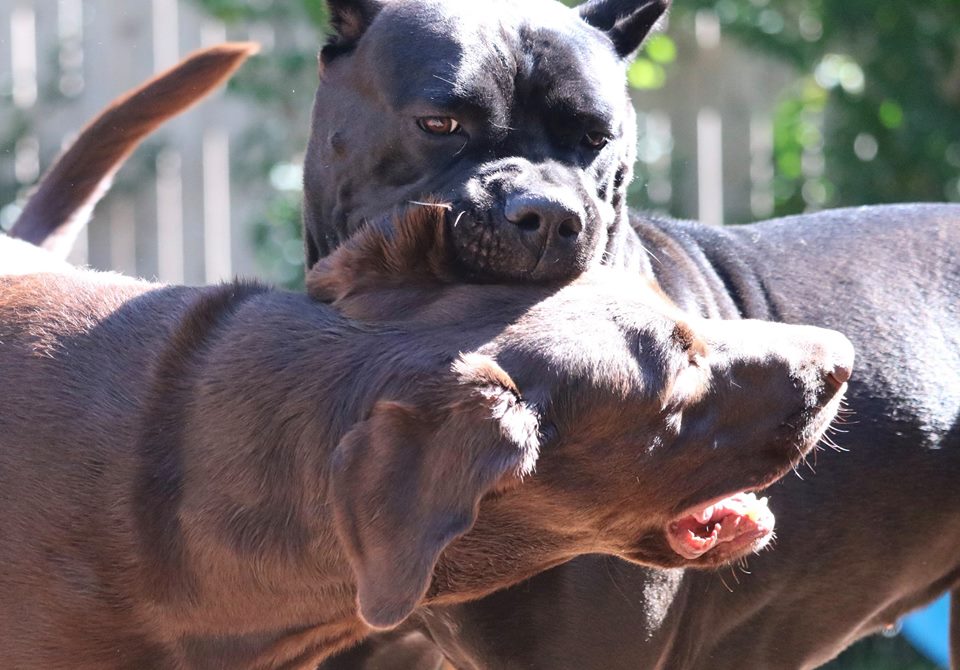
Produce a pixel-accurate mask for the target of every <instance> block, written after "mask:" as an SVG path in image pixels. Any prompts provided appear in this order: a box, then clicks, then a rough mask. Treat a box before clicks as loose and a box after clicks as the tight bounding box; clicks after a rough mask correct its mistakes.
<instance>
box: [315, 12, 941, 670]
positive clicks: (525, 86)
mask: <svg viewBox="0 0 960 670" xmlns="http://www.w3.org/2000/svg"><path fill="white" fill-rule="evenodd" d="M666 4H667V0H592V1H590V2H588V3H586V4H585V5H583V6H581V8H579V10H570V9H567V8H564V7H562V6H561V5H559V4H558V3H555V2H553V1H552V0H526V1H522V2H521V1H516V2H507V1H506V0H498V1H495V2H484V3H469V2H465V1H461V2H458V1H457V0H429V1H424V2H414V1H405V2H399V1H388V0H330V6H331V11H332V15H333V19H334V27H335V35H334V37H333V38H332V40H331V41H330V43H329V44H328V45H327V46H326V47H325V48H324V49H323V52H322V56H321V68H322V72H321V81H320V87H319V91H318V93H317V104H316V107H315V111H314V120H313V136H312V140H311V143H310V147H309V151H308V154H307V161H306V173H305V174H306V178H305V189H306V193H305V227H306V238H307V241H306V244H307V256H308V262H309V263H311V264H312V263H313V262H314V261H316V259H317V258H319V257H320V256H322V255H324V254H326V253H327V252H328V251H329V250H330V249H331V248H332V247H334V246H336V245H337V244H338V243H339V242H340V241H342V240H343V239H345V238H347V237H348V236H350V235H352V234H353V233H354V232H355V230H356V229H357V228H358V227H359V226H361V225H362V224H363V222H364V221H367V220H374V219H377V218H380V217H382V215H383V213H384V212H386V211H387V210H389V209H390V208H392V207H393V206H394V205H396V204H397V203H400V202H404V201H409V200H418V199H422V198H424V197H426V196H427V195H428V194H439V195H440V196H441V197H443V198H446V199H448V200H449V201H450V202H452V203H453V207H452V209H451V210H450V212H449V220H448V227H449V230H450V233H451V240H452V242H451V252H452V253H454V254H455V255H456V256H457V258H458V261H459V263H460V265H461V267H462V269H463V270H465V271H466V272H467V273H469V274H471V275H473V276H475V277H477V278H481V279H484V278H485V279H496V278H501V277H510V278H526V279H529V280H543V279H550V278H555V277H559V276H564V275H569V274H574V273H576V272H579V271H580V270H581V269H582V268H583V267H584V266H586V265H587V264H589V263H590V261H591V259H594V258H600V257H602V258H604V259H605V260H606V261H607V262H609V263H615V264H621V265H626V266H634V267H636V268H637V269H638V271H642V272H645V273H647V274H648V275H650V276H655V277H656V279H657V280H658V281H659V282H660V284H661V286H662V287H663V288H664V290H665V291H666V292H667V293H668V294H669V295H670V296H671V297H673V298H674V299H675V300H676V301H677V302H678V303H679V304H680V305H681V306H683V307H685V308H687V309H689V310H691V311H694V312H698V313H700V314H703V315H707V316H725V317H736V316H743V317H758V318H766V319H776V320H783V321H791V322H807V323H813V324H817V325H824V326H831V327H835V328H839V329H841V330H843V331H844V332H846V333H847V334H848V335H850V336H851V338H852V339H853V340H854V342H855V344H856V347H857V349H858V351H859V352H861V360H862V372H861V373H860V374H859V375H858V377H857V379H855V380H854V383H853V385H852V387H851V394H850V405H851V408H852V409H853V410H854V412H855V414H856V423H852V424H851V425H849V426H848V427H847V430H848V432H847V434H845V435H843V436H842V444H843V446H844V447H846V448H847V449H849V451H850V453H833V452H828V453H824V454H821V455H820V458H819V460H818V462H817V471H818V474H817V475H816V476H811V477H808V481H807V482H802V481H799V480H794V479H791V480H789V481H788V482H786V483H785V484H783V485H781V486H780V487H779V488H780V490H779V491H778V492H777V495H776V497H775V500H774V503H773V504H774V506H775V507H776V509H777V512H778V514H779V515H780V517H781V519H783V523H782V525H781V527H780V533H779V538H780V539H779V541H778V546H777V547H776V548H775V550H774V551H771V552H766V553H764V554H763V555H762V556H758V557H756V558H754V559H752V560H751V561H750V571H751V572H752V573H753V574H751V575H750V576H744V577H741V578H740V580H739V581H740V583H739V584H734V583H732V582H733V580H732V576H731V575H729V574H728V576H727V578H726V580H725V581H726V582H728V583H730V584H731V586H732V592H730V591H728V590H727V588H725V586H724V585H723V583H722V582H721V578H720V577H718V576H717V575H716V574H712V573H702V572H692V571H686V572H670V573H660V572H656V571H650V570H644V569H641V568H636V567H631V566H628V565H626V564H622V563H619V562H616V561H611V560H601V559H592V558H587V559H580V560H577V561H575V562H573V563H570V564H568V565H566V566H563V567H560V568H557V569H555V570H553V571H552V572H550V573H547V574H544V575H542V576H540V577H538V578H536V579H534V580H533V581H531V582H529V583H528V584H527V585H525V586H523V587H520V588H516V589H513V590H511V591H508V592H505V593H502V594H499V595H497V596H494V597H492V598H488V599H487V600H485V601H483V602H481V603H478V604H475V605H470V606H466V607H462V608H456V609H446V610H443V611H435V612H434V614H433V615H432V616H428V617H425V618H424V620H423V622H424V626H425V628H426V629H427V630H429V632H430V633H431V634H432V635H433V637H434V638H435V639H436V640H437V641H438V642H439V643H440V644H441V646H442V647H443V649H444V651H445V652H446V653H447V655H448V656H449V657H450V658H451V659H453V660H454V662H455V664H456V665H458V667H461V668H464V669H466V668H519V667H522V668H549V669H551V670H555V669H557V668H570V669H577V670H580V669H583V668H630V669H631V670H633V669H634V668H637V667H640V668H645V667H650V668H654V667H656V668H669V669H670V670H677V669H678V668H710V669H720V668H727V667H737V668H744V667H747V668H790V669H795V668H808V667H814V666H816V665H818V664H820V663H822V662H824V661H826V660H827V659H829V658H831V657H833V656H834V655H836V654H837V653H838V652H839V651H840V650H841V649H843V648H844V647H845V646H847V645H848V644H850V643H851V642H852V641H854V640H855V639H857V638H859V637H861V636H863V635H867V634H869V633H870V632H872V631H875V630H877V629H878V628H879V627H881V626H883V625H885V624H889V623H890V622H892V621H894V620H895V619H896V618H897V617H898V616H900V615H901V614H903V613H905V612H907V611H909V610H910V609H912V608H914V607H917V606H919V605H921V604H923V603H925V602H928V601H929V600H931V599H932V598H934V597H935V596H936V595H937V594H939V593H941V592H943V591H944V590H946V589H950V588H952V587H953V586H955V585H956V584H957V582H958V580H960V496H957V495H956V480H957V478H958V475H960V426H958V415H960V354H958V352H960V310H958V309H957V300H958V294H960V263H958V261H957V258H958V257H960V208H958V207H956V206H904V207H883V208H865V209H850V210H840V211H836V212H830V213H824V214H816V215H809V216H803V217H796V218H792V219H788V220H783V221H778V222H768V223H763V224H757V225H753V226H747V227H741V228H735V229H724V230H717V229H714V228H709V227H706V226H703V225H698V224H693V223H683V222H676V221H666V220H654V219H650V218H640V217H636V218H634V220H633V221H632V222H631V221H630V220H629V219H628V215H627V212H626V210H625V207H624V192H625V189H626V185H627V183H628V181H629V179H630V166H631V164H632V163H633V145H634V134H633V133H634V130H633V111H632V110H631V107H630V103H629V100H628V97H627V94H626V84H625V80H624V76H623V71H624V65H625V63H626V61H627V59H628V57H629V56H630V54H631V53H632V52H633V51H634V50H635V49H636V48H637V47H638V45H639V44H640V43H641V41H642V40H643V38H644V37H645V36H646V34H647V33H648V31H649V30H650V29H651V27H652V26H653V25H654V24H655V22H656V21H657V19H658V18H659V17H660V15H661V14H662V12H663V11H664V9H665V5H666ZM631 224H632V225H631ZM641 245H642V246H643V247H646V249H647V250H649V251H650V254H649V256H648V255H647V254H646V253H645V252H644V251H643V249H642V246H641ZM584 336H585V337H589V334H588V333H585V334H584ZM955 637H956V634H955ZM956 646H957V645H955V647H956ZM955 653H956V650H955ZM331 667H333V666H331ZM340 667H344V666H340ZM348 667H349V666H348ZM353 667H356V664H354V666H353ZM380 667H382V666H380Z"/></svg>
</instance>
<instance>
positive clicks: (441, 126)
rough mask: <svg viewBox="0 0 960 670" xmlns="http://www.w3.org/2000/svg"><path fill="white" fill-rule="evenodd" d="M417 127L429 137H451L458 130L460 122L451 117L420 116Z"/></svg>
mask: <svg viewBox="0 0 960 670" xmlns="http://www.w3.org/2000/svg"><path fill="white" fill-rule="evenodd" d="M417 125H418V126H420V130H422V131H423V132H425V133H429V134H431V135H453V134H454V133H455V132H457V131H458V130H460V122H459V121H457V120H456V119H455V118H453V117H452V116H421V117H420V118H419V119H417Z"/></svg>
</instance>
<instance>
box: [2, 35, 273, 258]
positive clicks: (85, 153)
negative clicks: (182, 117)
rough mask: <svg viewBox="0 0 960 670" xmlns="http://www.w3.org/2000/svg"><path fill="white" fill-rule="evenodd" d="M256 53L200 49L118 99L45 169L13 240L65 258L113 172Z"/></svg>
mask: <svg viewBox="0 0 960 670" xmlns="http://www.w3.org/2000/svg"><path fill="white" fill-rule="evenodd" d="M257 50H258V46H257V45H256V44H254V43H250V42H246V43H227V44H220V45H218V46H214V47H210V48H207V49H201V50H200V51H197V52H195V53H193V54H191V55H190V56H189V57H187V58H186V59H185V60H184V61H182V62H181V63H179V64H178V65H176V66H174V67H173V68H171V69H169V70H167V71H166V72H163V73H161V74H159V75H157V76H156V77H154V78H153V79H151V80H150V81H148V82H147V83H146V84H143V85H142V86H140V87H139V88H137V89H134V90H133V91H131V92H129V93H126V94H124V95H123V96H121V97H119V98H117V99H116V100H114V101H113V102H112V103H111V104H110V105H109V106H108V107H107V108H106V109H105V110H104V111H103V112H102V113H101V114H100V115H99V116H98V117H97V118H95V119H94V120H93V121H92V122H91V123H90V124H89V125H87V127H86V128H84V129H83V130H82V131H81V133H80V135H79V136H78V137H77V139H76V141H75V142H74V143H73V144H72V145H71V146H70V147H69V148H68V149H67V150H66V151H65V152H64V153H63V154H62V155H61V156H60V157H59V158H58V159H57V161H56V162H55V163H54V164H53V167H52V168H51V169H50V170H48V171H47V173H46V174H45V175H44V177H43V179H42V180H41V181H40V184H39V186H38V187H37V189H36V190H35V191H34V193H33V194H32V196H31V197H30V199H29V200H28V201H27V204H26V206H25V207H24V210H23V213H22V214H21V215H20V218H19V219H17V223H16V224H15V225H14V226H13V229H12V230H11V231H10V234H11V236H13V237H18V238H20V239H22V240H25V241H27V242H32V243H33V244H36V245H38V246H42V247H44V248H46V249H48V250H49V251H51V252H53V253H54V254H55V255H57V256H58V257H60V258H63V257H66V255H67V253H69V251H70V248H71V247H72V246H73V241H74V239H75V238H76V235H77V233H79V231H80V230H82V229H83V226H84V225H86V223H87V220H88V219H89V217H90V213H91V212H92V211H93V207H94V205H95V204H96V203H97V201H98V200H99V199H100V198H101V197H102V196H103V194H104V193H105V192H106V190H107V189H108V188H109V186H110V182H111V180H112V179H113V175H114V174H115V173H116V171H117V170H118V169H119V168H120V165H121V164H122V163H123V161H124V160H126V158H127V156H129V155H130V153H131V152H133V150H134V149H135V148H136V147H137V145H138V144H139V143H140V142H141V141H142V140H143V138H144V137H146V136H147V135H149V134H150V133H151V132H153V130H155V129H156V128H157V127H158V126H160V125H161V124H162V123H163V122H164V121H166V120H167V119H169V118H171V117H173V116H176V115H177V114H179V113H180V112H182V111H184V110H185V109H187V108H188V107H190V106H191V105H193V104H194V103H195V102H197V101H199V100H200V99H201V98H203V97H204V96H206V95H207V94H208V93H209V92H210V91H212V90H213V89H214V88H216V86H218V85H219V84H220V83H222V82H223V81H224V80H225V79H227V77H229V76H230V75H231V74H232V73H233V72H234V71H235V70H236V69H237V68H238V67H240V65H241V64H242V63H243V62H244V61H245V60H246V59H247V58H248V57H249V56H251V55H252V54H254V53H256V52H257Z"/></svg>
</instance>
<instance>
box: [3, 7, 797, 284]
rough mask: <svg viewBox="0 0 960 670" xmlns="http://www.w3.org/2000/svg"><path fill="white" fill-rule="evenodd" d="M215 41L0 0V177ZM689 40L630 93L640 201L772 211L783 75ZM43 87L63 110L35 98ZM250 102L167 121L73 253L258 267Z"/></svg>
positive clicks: (136, 18)
mask: <svg viewBox="0 0 960 670" xmlns="http://www.w3.org/2000/svg"><path fill="white" fill-rule="evenodd" d="M317 1H318V2H319V1H321V0H317ZM249 32H250V31H245V33H246V34H234V33H231V34H230V35H229V37H230V38H232V39H247V38H249V36H250V35H249ZM253 32H254V33H256V34H255V35H254V37H257V36H261V35H262V27H261V33H257V31H256V30H254V31H253ZM225 37H227V31H226V30H225V29H224V26H223V25H221V24H219V23H217V22H216V21H212V20H210V19H209V18H207V17H205V16H202V15H201V14H200V13H199V12H198V11H197V10H196V9H195V8H193V7H192V6H191V5H189V4H188V3H186V2H180V1H178V0H150V1H149V2H146V1H145V0H140V3H137V4H136V6H135V5H134V3H133V2H118V1H117V0H0V90H2V87H3V86H8V87H9V90H10V91H12V100H13V105H14V107H15V108H17V109H19V110H22V111H26V112H27V113H29V114H30V115H31V116H32V117H33V118H35V119H37V120H38V122H37V124H36V128H37V130H36V132H34V133H32V134H30V135H28V136H25V137H21V138H19V139H18V141H17V145H16V149H15V151H14V152H13V155H2V154H0V171H5V172H7V173H10V172H13V173H14V174H15V175H16V178H17V179H18V180H19V182H20V183H23V184H29V183H31V182H32V181H33V180H34V179H35V178H36V176H37V175H38V173H39V171H40V169H41V168H43V167H45V165H46V162H47V161H49V160H50V159H52V157H53V155H54V154H55V153H56V151H57V150H58V149H59V147H61V146H62V145H63V143H64V142H66V141H68V140H69V138H70V137H71V136H72V135H73V134H74V133H75V132H76V131H77V130H78V129H79V128H80V127H81V126H82V125H83V124H84V123H85V122H86V121H87V120H89V119H90V118H91V117H92V116H93V115H94V114H95V113H96V112H97V110H98V109H100V107H102V105H103V104H104V103H106V102H107V101H108V100H110V99H111V98H112V97H114V96H115V95H117V94H118V93H119V92H121V91H123V90H125V89H127V88H129V87H132V86H134V85H136V84H138V83H139V82H141V81H143V80H144V79H146V78H147V77H149V76H150V75H151V74H153V73H154V72H156V71H158V70H160V69H163V68H165V67H167V66H169V65H171V64H172V63H174V62H175V61H176V60H177V59H178V58H179V57H180V56H182V55H183V54H185V53H187V52H189V51H191V50H193V49H194V48H197V47H199V46H201V45H206V44H211V43H215V42H217V41H220V40H223V39H224V38H225ZM268 37H269V36H268ZM690 40H691V43H690V44H681V45H680V46H681V49H680V60H679V62H678V63H677V65H676V66H675V67H674V68H673V70H672V71H671V76H670V78H669V81H668V85H667V87H666V88H664V89H662V90H658V91H647V92H637V93H636V94H635V99H636V102H637V106H638V109H639V110H640V115H639V117H640V131H641V140H640V146H639V152H640V155H641V157H642V158H643V159H644V160H645V162H646V169H647V172H648V173H649V174H648V177H649V179H648V182H647V188H648V191H649V196H650V199H651V200H652V201H653V202H654V203H655V204H662V205H664V206H666V205H667V204H668V203H671V202H672V203H673V205H674V207H673V208H674V210H675V212H676V213H677V214H680V215H683V216H689V217H699V218H700V219H702V220H704V221H707V222H711V223H722V222H724V221H725V220H728V219H729V220H737V221H743V220H749V219H753V218H759V217H763V216H765V215H767V214H769V213H770V211H771V208H772V177H773V169H772V163H771V156H772V137H771V135H772V124H771V121H770V119H771V113H772V108H773V103H774V101H775V98H776V95H777V93H778V91H779V90H780V89H781V88H782V87H783V86H784V85H785V84H786V83H787V82H788V81H789V80H790V74H789V73H788V72H786V71H784V70H783V69H782V68H777V67H775V66H774V65H773V64H772V63H770V62H769V61H762V60H760V59H758V58H757V57H756V56H753V55H748V54H745V53H744V52H742V51H739V50H737V49H735V48H733V47H732V46H731V45H730V44H728V43H726V42H725V41H723V40H721V39H720V35H719V25H718V24H717V22H716V21H715V19H713V18H712V17H711V15H709V14H704V15H702V17H699V18H698V20H697V26H696V31H695V32H694V34H693V36H692V37H691V38H690ZM44 86H48V87H49V86H55V87H56V88H57V89H58V90H59V92H60V94H61V95H63V96H65V97H66V98H67V100H68V104H62V102H61V103H59V104H57V105H52V106H45V105H44V103H43V100H44V98H45V96H42V95H39V91H40V90H41V87H44ZM7 111H12V110H4V109H2V108H0V113H7ZM253 111H254V110H252V109H251V108H249V106H248V107H244V106H243V105H242V103H240V102H238V101H236V100H231V99H227V98H226V97H225V96H224V95H223V94H218V95H217V96H216V97H215V98H214V99H212V100H209V101H207V102H206V103H205V104H204V105H202V106H201V107H199V108H197V109H195V110H193V111H192V112H190V113H189V114H188V115H186V116H183V117H181V118H179V119H177V120H175V121H174V122H173V123H171V124H170V125H169V126H168V127H166V128H165V129H163V130H162V131H161V137H162V139H163V141H164V145H165V147H166V148H165V149H164V150H163V151H162V152H161V153H160V154H159V155H158V156H157V158H156V170H155V171H150V172H151V174H150V175H149V176H148V177H146V179H149V180H151V181H152V182H153V183H147V184H141V185H140V187H138V188H132V189H128V190H127V191H122V192H114V193H112V194H111V195H110V197H109V198H108V199H107V200H106V201H105V202H104V203H103V205H102V206H101V207H100V208H99V209H98V212H97V216H96V219H95V221H94V222H93V224H92V225H91V226H90V228H89V233H88V235H87V237H86V238H85V239H84V240H82V241H81V243H80V244H79V245H78V249H77V251H76V254H75V258H74V260H77V261H81V262H85V261H89V262H90V263H91V264H93V265H94V266H97V267H104V268H114V269H117V270H121V271H124V272H129V273H135V274H139V275H143V276H148V277H158V278H160V279H161V280H164V281H175V282H181V281H185V282H187V283H205V282H210V281H216V280H219V279H223V278H226V277H230V276H232V275H234V274H242V275H248V276H249V275H256V274H257V268H256V266H255V264H254V262H253V250H252V248H251V243H250V241H249V240H250V238H251V236H250V234H249V231H248V230H247V229H246V226H247V225H248V224H249V217H248V216H246V215H245V214H246V212H247V211H248V208H249V205H250V203H249V202H245V195H244V193H242V192H238V191H239V189H237V188H236V187H234V188H231V181H230V149H231V141H232V140H233V139H234V138H235V137H236V135H237V133H238V132H239V131H240V130H242V129H243V128H244V127H246V126H247V125H248V124H250V123H254V122H256V119H254V118H253V116H252V114H253ZM308 116H309V110H306V109H305V110H303V120H302V123H304V124H306V123H307V122H308ZM266 178H267V177H266V175H265V176H264V179H266ZM2 204H3V203H0V206H2Z"/></svg>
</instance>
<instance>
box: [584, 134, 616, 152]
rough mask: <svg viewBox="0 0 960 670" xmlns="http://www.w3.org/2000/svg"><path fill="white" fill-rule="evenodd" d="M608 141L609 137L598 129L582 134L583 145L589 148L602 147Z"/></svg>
mask: <svg viewBox="0 0 960 670" xmlns="http://www.w3.org/2000/svg"><path fill="white" fill-rule="evenodd" d="M609 141H610V138H609V137H607V135H606V134H604V133H601V132H599V131H594V132H592V133H587V134H586V135H584V136H583V140H582V142H583V146H585V147H588V148H590V149H602V148H604V147H605V146H607V142H609Z"/></svg>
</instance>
